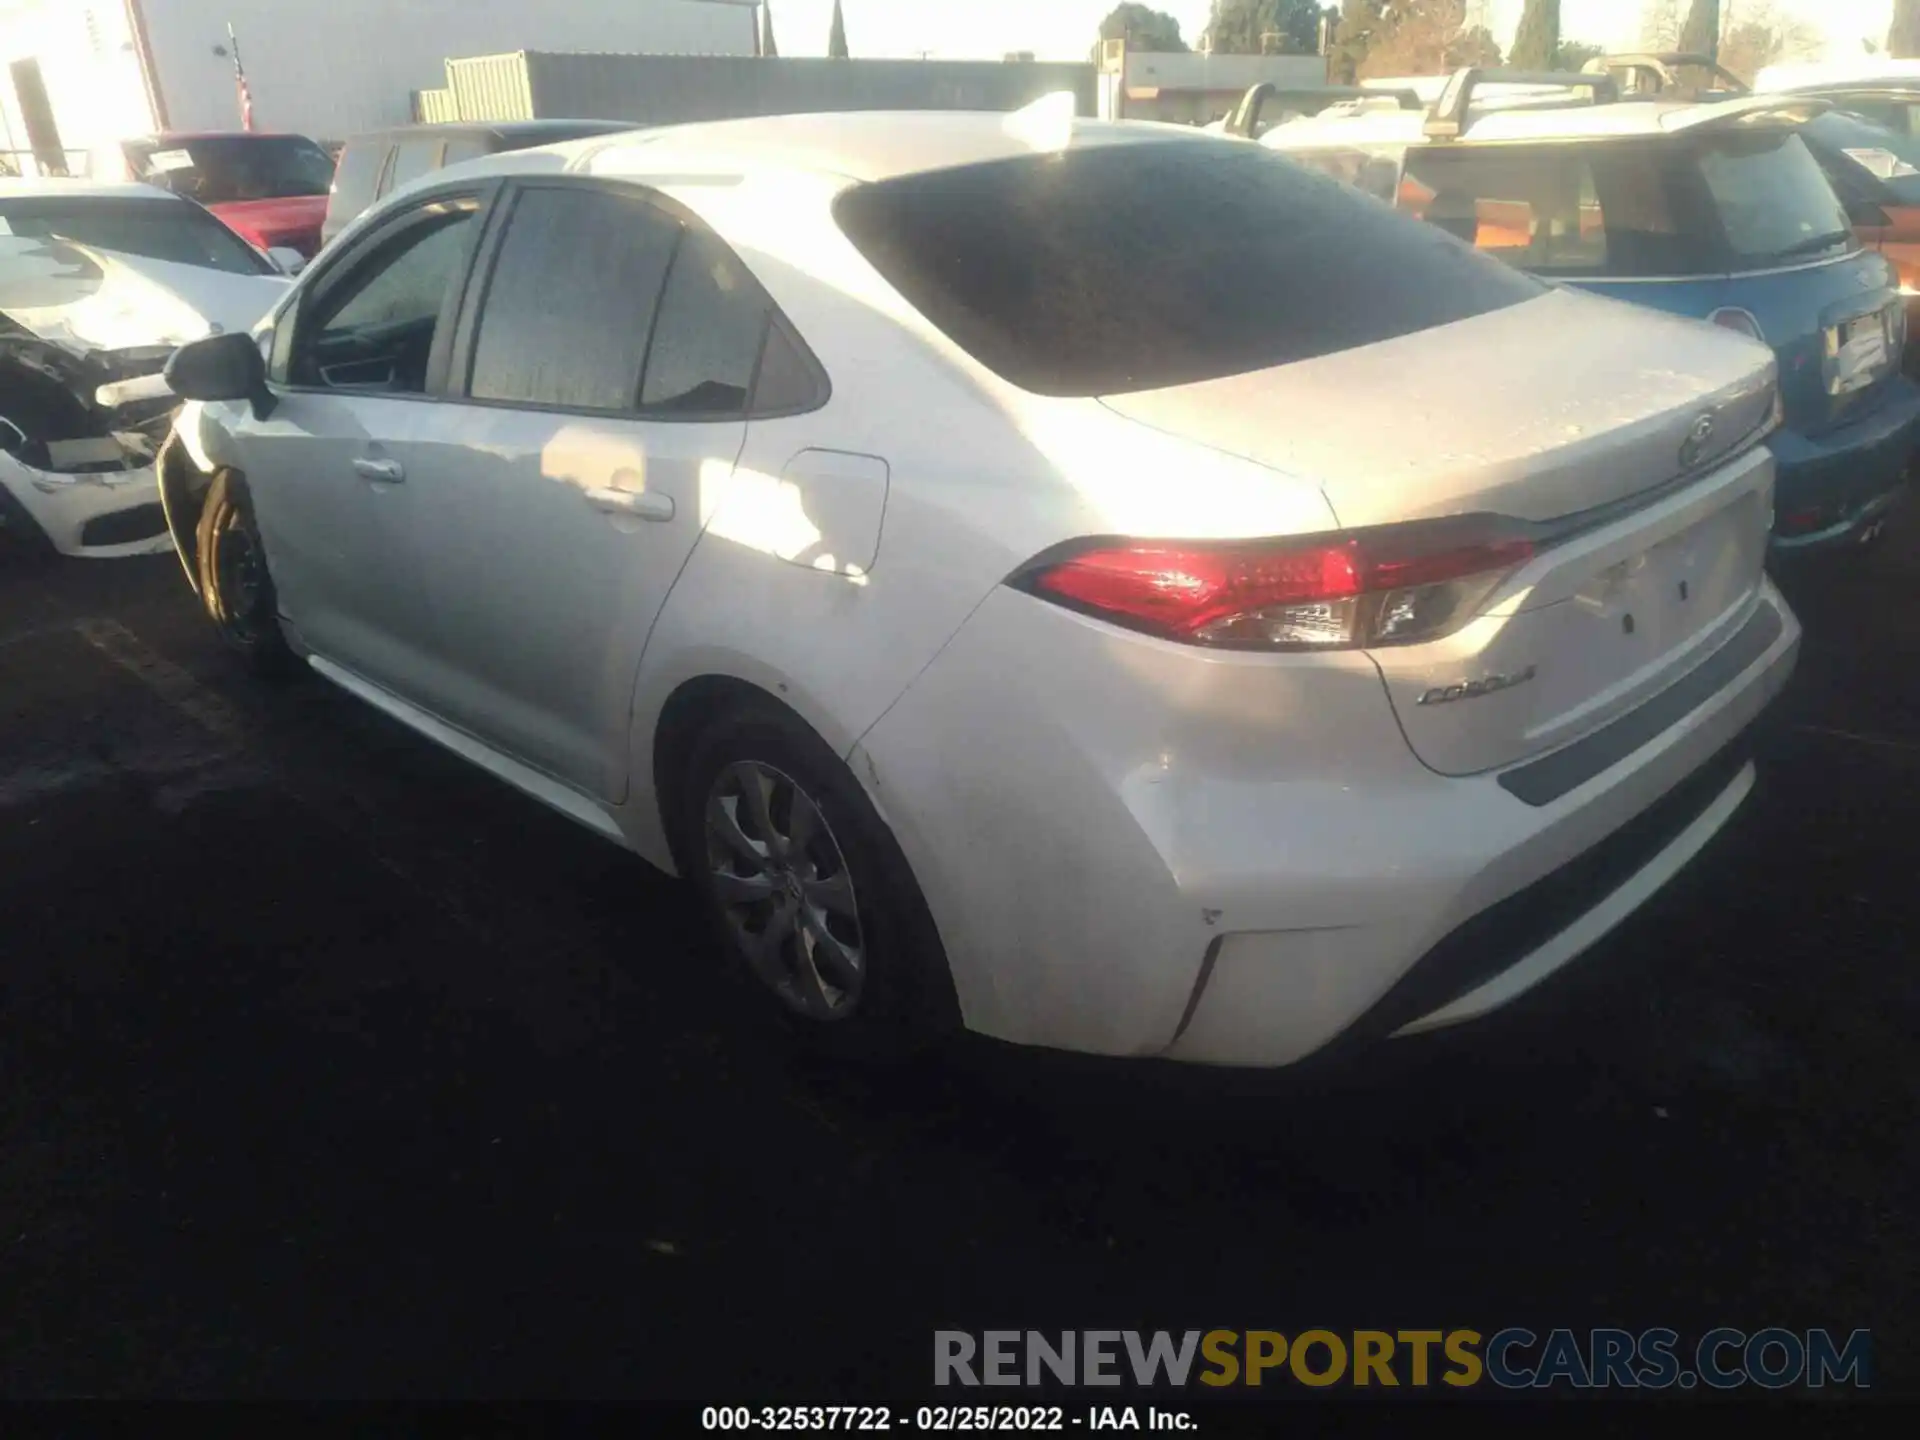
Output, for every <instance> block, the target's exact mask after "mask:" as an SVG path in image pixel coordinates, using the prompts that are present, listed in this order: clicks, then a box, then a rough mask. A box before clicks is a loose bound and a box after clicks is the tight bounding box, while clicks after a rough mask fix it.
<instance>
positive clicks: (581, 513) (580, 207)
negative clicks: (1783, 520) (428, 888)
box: [165, 114, 1799, 1065]
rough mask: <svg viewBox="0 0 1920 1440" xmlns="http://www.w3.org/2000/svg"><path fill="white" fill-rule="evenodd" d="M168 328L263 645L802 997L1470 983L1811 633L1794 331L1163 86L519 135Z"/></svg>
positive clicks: (1238, 996) (879, 1030)
mask: <svg viewBox="0 0 1920 1440" xmlns="http://www.w3.org/2000/svg"><path fill="white" fill-rule="evenodd" d="M1569 336H1578V337H1579V350H1580V355H1581V360H1580V363H1579V364H1578V365H1573V364H1570V363H1568V360H1567V351H1566V348H1565V346H1566V341H1567V338H1568V337H1569ZM169 378H170V381H171V383H172V384H173V385H174V386H175V387H176V388H177V389H179V390H180V391H181V392H182V393H183V394H188V395H192V396H196V397H198V398H199V400H200V401H201V402H202V403H198V404H195V405H192V406H189V407H188V409H187V411H186V412H185V413H184V414H183V415H182V417H181V420H180V424H179V435H180V438H181V440H182V442H183V447H182V448H183V450H184V453H178V452H176V454H175V455H174V456H173V460H172V463H170V464H169V465H168V467H167V473H166V484H165V491H166V495H167V500H168V506H169V510H170V514H171V515H172V518H173V522H174V526H175V534H176V536H177V537H178V539H179V542H180V546H181V550H182V554H183V556H184V558H185V559H186V560H187V562H188V568H189V571H190V573H191V574H192V575H193V577H194V580H195V583H196V585H197V587H198V589H199V591H200V594H201V596H202V598H203V599H204V601H205V603H206V606H207V609H208V611H209V613H210V614H211V615H212V617H213V618H214V620H215V621H216V622H217V623H218V625H219V626H220V628H221V631H222V633H223V634H224V635H225V636H226V637H227V638H228V639H229V640H230V641H231V642H232V643H233V645H234V646H235V648H236V649H237V650H239V651H240V652H241V653H242V654H244V655H246V656H248V657H249V658H250V659H251V660H252V661H253V662H254V663H255V664H256V665H257V666H259V667H260V668H262V669H268V670H271V669H284V668H286V667H288V666H289V665H290V664H293V663H294V662H296V661H297V662H298V664H299V666H300V668H305V667H311V668H312V669H314V670H317V671H318V672H319V673H320V674H322V675H323V676H325V677H326V678H328V679H329V680H332V681H333V682H335V683H337V684H339V685H341V686H343V687H345V688H346V689H348V690H349V691H351V692H353V693H354V694H356V695H359V696H361V697H363V698H364V699H366V700H367V701H368V702H370V703H372V704H374V705H376V706H378V707H380V708H381V709H383V710H385V711H386V712H387V713H389V714H390V715H393V716H395V717H397V718H399V719H400V720H401V721H403V722H404V723H406V724H408V725H411V726H413V727H414V728H415V729H417V730H418V731H420V732H421V733H422V734H424V735H426V736H428V737H430V738H432V739H434V740H436V741H438V742H439V743H441V744H443V745H445V746H447V747H449V748H451V749H453V750H454V751H456V752H458V753H459V754H461V755H464V756H466V757H467V758H468V759H469V760H471V761H472V762H473V763H474V764H476V765H478V766H480V767H482V768H484V769H486V770H488V771H489V772H491V773H492V774H494V775H496V776H499V777H501V778H503V779H505V780H506V781H508V782H509V783H511V784H513V785H517V786H518V787H520V788H521V789H522V790H524V791H526V792H527V793H528V794H530V795H532V796H533V797H535V798H536V799H539V800H541V801H543V802H545V803H546V804H548V805H551V806H553V807H554V808H556V809H558V810H560V811H562V812H564V813H565V814H567V815H570V816H572V817H573V818H575V819H576V820H578V821H580V822H581V823H582V824H584V825H587V826H589V827H590V828H592V829H594V830H596V831H598V832H599V833H601V834H603V835H605V836H607V837H608V838H609V839H612V840H614V841H616V842H617V843H620V844H622V845H625V846H627V847H629V848H630V849H632V850H634V851H635V852H637V853H638V854H639V855H641V856H643V857H645V858H646V859H648V860H650V861H651V862H653V863H654V864H655V865H657V866H659V867H661V868H663V869H668V870H673V871H678V872H679V873H681V874H683V875H685V876H687V877H688V878H689V879H690V880H691V881H692V882H693V883H694V884H695V885H696V886H697V887H698V888H699V890H700V892H701V893H702V895H703V897H704V899H705V901H706V903H707V905H708V907H709V909H710V911H711V913H712V916H713V919H714V922H715V926H716V933H717V935H718V936H719V937H720V940H721V944H722V947H723V949H724V952H725V953H727V954H729V955H730V956H731V957H732V959H733V960H734V962H736V963H737V964H738V965H739V966H740V967H741V969H742V970H743V971H744V972H745V973H748V974H751V975H752V976H754V977H756V978H757V980H758V982H759V988H760V989H761V990H762V991H763V992H764V994H765V996H766V997H767V998H768V1000H769V1001H770V1002H771V1003H772V1005H773V1006H774V1008H775V1009H776V1011H777V1012H778V1013H782V1014H785V1015H787V1016H789V1017H791V1018H792V1020H793V1022H794V1023H795V1024H796V1025H798V1026H799V1027H800V1028H802V1029H803V1030H806V1031H809V1032H810V1033H812V1034H814V1035H815V1036H816V1037H817V1038H819V1039H820V1040H821V1041H823V1042H824V1043H827V1044H829V1045H844V1046H847V1047H855V1048H858V1047H866V1046H879V1047H885V1046H887V1045H889V1044H891V1043H892V1041H893V1040H894V1039H895V1038H896V1037H898V1036H900V1035H902V1034H912V1033H915V1032H917V1031H922V1030H924V1029H927V1028H938V1027H939V1026H941V1025H943V1024H953V1023H963V1024H964V1025H966V1026H968V1027H970V1028H972V1029H973V1030H976V1031H980V1032H984V1033H986V1034H989V1035H993V1036H998V1037H1001V1038H1004V1039H1007V1040H1012V1041H1019V1042H1024V1043H1030V1044H1036V1045H1049V1046H1059V1047H1065V1048H1070V1049H1077V1050H1085V1051H1097V1052H1102V1053H1106V1054H1113V1055H1133V1056H1156V1055H1157V1056H1170V1057H1172V1058H1174V1059H1178V1060H1196V1061H1212V1062H1222V1063H1231V1064H1261V1065H1266V1064H1279V1063H1284V1062H1287V1061H1291V1060H1294V1059H1296V1058H1298V1057H1300V1056H1303V1055H1305V1054H1307V1053H1308V1052H1310V1051H1313V1050H1315V1049H1317V1048H1319V1047H1321V1046H1322V1045H1324V1044H1326V1043H1327V1042H1328V1041H1329V1040H1331V1039H1333V1038H1334V1037H1336V1036H1339V1035H1342V1034H1356V1035H1358V1034H1384V1033H1392V1032H1396V1031H1401V1030H1405V1029H1410V1028H1419V1027H1422V1026H1430V1025H1436V1024H1441V1023H1445V1022H1447V1021H1451V1020H1456V1019H1461V1018H1464V1017H1466V1016H1470V1015H1475V1014H1478V1013H1480V1012H1481V1011H1484V1010H1487V1009H1489V1008H1490V1007H1492V1006H1494V1005H1497V1004H1499V1003H1501V1002H1502V1001H1504V1000H1506V999H1507V998H1509V997H1510V996H1513V995H1515V994H1517V993H1519V992H1520V991H1521V990H1524V989H1526V988H1527V987H1528V986H1529V985H1531V984H1533V983H1534V982H1535V981H1537V980H1539V979H1540V978H1541V977H1542V976H1544V975H1546V974H1547V973H1549V972H1550V971H1552V970H1554V969H1555V968H1556V967H1558V966H1560V965H1561V964H1563V963H1564V962H1566V961H1567V960H1568V959H1570V958H1571V957H1572V956H1573V955H1574V954H1576V953H1577V952H1579V951H1580V950H1581V949H1582V948H1584V947H1585V946H1587V945H1588V944H1590V943H1591V942H1592V941H1593V940H1595V939H1596V938H1597V937H1598V936H1600V935H1601V934H1602V933H1604V932H1605V931H1606V930H1607V929H1608V928H1609V927H1610V926H1612V925H1613V924H1615V923H1616V922H1617V921H1619V920H1620V919H1621V918H1622V917H1623V916H1624V915H1626V914H1627V913H1628V912H1629V911H1631V910H1632V909H1633V908H1634V907H1635V906H1636V905H1638V904H1639V903H1640V902H1641V901H1643V900H1644V899H1645V898H1646V897H1647V896H1648V895H1649V894H1651V893H1652V892H1653V891H1654V890H1655V889H1657V888H1658V887H1659V886H1660V885H1661V884H1662V883H1663V882H1664V881H1666V880H1667V879H1668V878H1669V877H1671V876H1672V875H1673V874H1674V873H1675V872H1676V871H1677V870H1678V869H1679V868H1680V867H1681V866H1683V865H1684V864H1685V863H1686V862H1687V861H1688V860H1689V859H1690V858H1691V857H1692V856H1693V855H1694V854H1695V853H1696V852H1697V851H1698V850H1699V849H1700V847H1701V846H1702V845H1703V844H1704V843H1705V842H1706V841H1707V840H1708V838H1709V837H1710V836H1712V835H1713V834H1714V832H1715V831H1717V830H1718V829H1719V828H1720V827H1721V826H1722V825H1723V824H1724V823H1725V822H1726V820H1727V818H1728V816H1729V815H1730V814H1731V813H1732V812H1733V811H1734V810H1735V808H1736V807H1737V806H1738V805H1739V803H1740V801H1741V799H1742V798H1743V797H1744V796H1745V795H1746V793H1747V790H1748V788H1749V786H1750V785H1751V784H1752V781H1753V770H1752V768H1751V766H1750V765H1749V763H1748V760H1747V757H1746V755H1745V753H1744V751H1743V749H1742V736H1743V734H1744V732H1745V731H1746V730H1747V727H1748V723H1749V722H1750V721H1751V720H1753V719H1754V717H1755V716H1756V715H1757V714H1758V713H1759V712H1760V711H1761V709H1762V708H1763V707H1764V706H1765V705H1766V703H1767V702H1768V701H1769V700H1770V699H1771V698H1772V696H1773V695H1774V693H1775V692H1776V691H1777V690H1778V689H1779V688H1780V686H1781V684H1782V683H1783V681H1784V680H1785V679H1786V677H1787V674H1788V672H1789V670H1790V669H1791V667H1792V664H1793V661H1794V656H1795V653H1796V648H1797V645H1798V639H1799V628H1798V626H1797V625H1796V623H1795V621H1794V619H1793V617H1792V615H1791V614H1790V613H1789V612H1788V610H1787V607H1786V606H1785V605H1784V604H1783V603H1782V601H1781V599H1780V597H1779V595H1778V594H1777V593H1776V592H1775V590H1774V589H1773V587H1772V586H1771V585H1770V584H1769V583H1768V582H1767V580H1766V578H1765V576H1764V574H1763V573H1762V558H1763V555H1764V553H1765V547H1766V536H1767V525H1768V520H1769V517H1770V513H1771V484H1772V475H1773V469H1772V461H1771V459H1770V458H1769V455H1768V452H1767V449H1766V447H1765V446H1764V445H1763V444H1762V443H1761V441H1762V440H1763V438H1764V437H1765V436H1766V434H1767V433H1768V429H1769V427H1770V426H1771V424H1772V423H1773V415H1774V373H1773V366H1772V360H1771V357H1770V356H1769V354H1768V352H1767V351H1766V349H1765V348H1764V347H1762V346H1759V345H1756V344H1753V343H1752V342H1751V341H1748V340H1746V339H1743V338H1741V337H1739V336H1737V335H1732V334H1728V333H1725V332H1721V331H1716V330H1713V329H1710V328H1708V327H1706V326H1702V325H1697V324H1693V323H1691V322H1683V321H1677V320H1669V319H1663V318H1661V317H1659V316H1654V315H1649V314H1645V313H1643V312H1641V311H1638V310H1636V309H1633V308H1631V307H1628V306H1624V305H1618V304H1614V303H1611V302H1607V301H1601V300H1594V299H1590V298H1587V297H1583V296H1581V295H1577V294H1573V293H1570V292H1567V291H1562V290H1555V289H1551V288H1549V287H1548V286H1546V285H1543V284H1541V283H1540V282H1538V281H1536V280H1534V279H1532V278H1530V277H1528V276H1525V275H1522V274H1518V273H1516V272H1515V271H1513V270H1511V269H1509V268H1507V267H1505V266H1502V265H1500V264H1499V263H1497V262H1496V261H1493V260H1490V259H1487V258H1486V257H1484V256H1480V255H1476V254H1474V253H1473V252H1472V251H1471V250H1469V249H1467V248H1465V247H1463V246H1460V245H1458V244H1456V243H1455V242H1453V241H1452V240H1450V239H1447V238H1446V237H1444V236H1442V235H1440V234H1439V233H1438V232H1437V231H1435V230H1433V229H1432V228H1431V227H1427V226H1423V225H1420V224H1418V223H1415V222H1413V221H1411V220H1408V219H1406V218H1404V217H1401V216H1396V215H1394V214H1392V213H1391V212H1390V211H1388V210H1386V209H1384V208H1383V207H1381V206H1378V205H1376V204H1375V203H1374V202H1373V201H1371V200H1368V199H1366V198H1365V197H1363V196H1360V195H1358V194H1356V193H1354V192H1353V191H1351V190H1349V189H1347V188H1346V187H1343V186H1341V185H1339V184H1336V183H1335V182H1333V181H1331V180H1328V179H1326V178H1324V177H1321V176H1318V175H1314V174H1312V173H1310V172H1308V171H1306V170H1303V169H1300V168H1299V167H1296V166H1294V165H1292V164H1290V163H1288V162H1286V161H1283V160H1280V159H1278V158H1276V157H1274V156H1272V155H1270V154H1268V153H1266V152H1265V151H1263V150H1261V149H1259V148H1258V147H1256V146H1251V145H1247V144H1245V143H1244V142H1240V141H1236V140H1226V139H1217V138H1209V137H1206V136H1203V135H1199V134H1197V133H1195V132H1192V131H1188V130H1181V129H1169V128H1164V127H1157V126H1149V125H1124V124H1119V125H1116V124H1098V123H1092V122H1074V121H1071V120H1068V119H1064V118H1061V119H1059V120H1058V121H1057V122H1056V121H1053V120H1049V119H1047V118H1046V117H1045V116H1038V117H1036V116H1032V115H1028V116H1020V117H1014V118H1012V119H1009V118H1007V117H1002V116H987V115H966V114H912V115H874V114H866V115H861V114H843V115H830V116H798V117H784V118H775V119H763V120H750V121H737V122H729V123H724V124H713V125H696V126H687V127H678V128H670V129H662V130H655V131H651V132H648V133H646V134H644V135H632V136H626V137H611V138H601V139H595V140H590V141H583V142H579V143H575V144H571V145H567V146H563V147H557V148H554V149H551V150H546V151H529V152H523V153H515V154H509V155H502V156H499V157H495V158H493V159H490V160H485V161H479V162H475V163H473V164H469V165H465V166H461V167H456V168H454V169H452V170H448V171H445V172H442V173H440V174H437V175H435V176H433V177H432V178H431V180H430V181H428V182H424V183H422V184H421V185H419V186H416V187H414V188H413V189H411V190H409V191H406V192H403V193H401V194H399V195H396V196H394V197H392V198H390V199H389V200H387V201H386V202H384V203H383V204H382V205H380V206H378V207H376V209H375V210H374V211H373V212H371V213H370V214H369V215H367V216H365V217H363V218H362V219H361V220H360V221H359V222H357V223H356V225H355V226H354V227H353V229H351V230H350V231H348V232H347V233H346V234H345V235H343V236H342V237H341V239H340V241H339V242H338V243H337V244H335V245H333V246H331V247H329V249H328V251H327V252H326V253H325V254H324V255H323V256H322V257H321V259H320V260H319V261H318V262H317V263H316V264H315V266H314V267H313V269H312V270H310V271H309V272H308V273H307V274H306V275H304V276H303V277H302V278H301V279H300V281H299V283H298V286H297V288H296V291H295V293H294V296H293V298H292V299H291V300H290V302H289V303H287V304H286V305H284V306H282V307H281V308H280V309H279V310H278V312H277V313H276V314H275V315H273V316H272V317H271V319H270V321H269V322H268V324H267V325H266V326H265V327H264V328H263V329H262V331H261V332H260V334H259V335H258V336H257V337H255V339H253V340H249V339H247V338H246V337H237V336H236V337H229V338H227V339H225V340H221V341H211V342H205V343H202V344H200V345H195V346H190V347H188V348H187V349H184V350H182V351H181V352H180V354H179V355H178V356H176V357H175V359H174V361H173V364H172V366H171V368H170V371H169ZM645 958H646V957H636V960H638V961H640V962H641V963H645Z"/></svg>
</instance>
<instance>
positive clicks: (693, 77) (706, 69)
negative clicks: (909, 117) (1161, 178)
mask: <svg viewBox="0 0 1920 1440" xmlns="http://www.w3.org/2000/svg"><path fill="white" fill-rule="evenodd" d="M1094 80H1095V70H1094V67H1093V66H1091V65H1071V64H1030V63H1025V62H1018V63H1010V62H1003V61H994V60H977V61H976V60H823V59H786V58H780V59H765V60H759V59H752V58H737V57H732V56H720V55H608V54H555V53H547V52H540V51H519V52H517V53H514V54H509V55H478V56H473V57H470V58H466V59H458V60H449V61H447V86H446V88H447V90H448V91H450V92H451V94H452V103H453V110H454V118H457V119H460V120H540V119H549V118H567V119H583V120H631V121H633V122H634V123H635V124H649V125H652V124H668V123H673V122H676V121H686V120H720V119H731V118H736V117H740V116H746V115H794V114H804V113H807V112H809V111H820V110H1018V109H1019V108H1020V107H1021V106H1023V105H1027V104H1030V103H1032V102H1033V101H1035V100H1038V99H1039V98H1040V97H1042V96H1043V95H1052V94H1056V93H1058V92H1060V91H1069V92H1071V93H1072V95H1073V96H1074V100H1075V104H1076V106H1077V107H1078V110H1079V113H1080V114H1082V115H1092V114H1093V113H1094V107H1095V86H1094ZM431 93H432V92H429V93H428V94H423V95H422V96H421V97H420V101H421V105H420V108H421V110H422V111H423V112H425V111H427V110H428V109H429V107H432V108H434V109H439V108H440V107H441V105H442V102H441V101H440V100H438V99H437V98H432V99H430V98H429V97H430V95H431ZM423 118H424V114H423Z"/></svg>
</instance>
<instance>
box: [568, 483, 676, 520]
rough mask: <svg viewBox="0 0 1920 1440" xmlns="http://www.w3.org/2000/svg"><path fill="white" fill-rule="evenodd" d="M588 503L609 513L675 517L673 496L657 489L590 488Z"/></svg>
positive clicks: (663, 518)
mask: <svg viewBox="0 0 1920 1440" xmlns="http://www.w3.org/2000/svg"><path fill="white" fill-rule="evenodd" d="M587 503H588V504H589V505H591V506H593V508H594V509H596V510H599V511H602V512H604V513H606V514H608V515H633V516H636V517H638V518H639V519H641V520H671V519H672V518H673V497H672V496H671V495H662V494H660V493H659V492H658V491H656V490H589V491H587Z"/></svg>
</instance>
